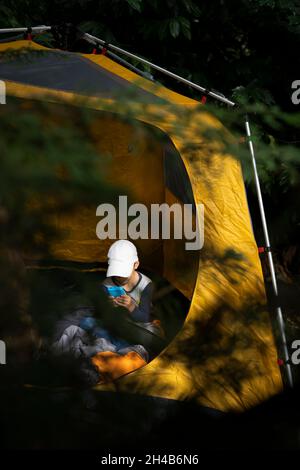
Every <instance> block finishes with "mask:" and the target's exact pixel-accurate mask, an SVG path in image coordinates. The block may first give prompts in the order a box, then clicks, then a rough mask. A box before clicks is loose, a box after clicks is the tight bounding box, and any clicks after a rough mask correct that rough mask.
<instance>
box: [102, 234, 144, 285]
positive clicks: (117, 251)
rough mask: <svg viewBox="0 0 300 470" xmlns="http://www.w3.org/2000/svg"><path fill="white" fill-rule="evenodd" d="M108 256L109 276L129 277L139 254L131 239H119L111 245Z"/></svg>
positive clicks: (107, 274)
mask: <svg viewBox="0 0 300 470" xmlns="http://www.w3.org/2000/svg"><path fill="white" fill-rule="evenodd" d="M107 258H108V269H107V273H106V276H107V277H111V276H120V277H128V276H130V274H131V273H132V270H133V265H134V263H135V262H136V261H138V254H137V251H136V247H135V246H134V244H133V243H131V242H130V241H129V240H118V241H116V242H114V243H113V244H112V245H111V247H110V249H109V250H108V253H107Z"/></svg>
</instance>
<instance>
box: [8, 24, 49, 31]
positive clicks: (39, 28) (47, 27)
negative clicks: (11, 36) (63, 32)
mask: <svg viewBox="0 0 300 470" xmlns="http://www.w3.org/2000/svg"><path fill="white" fill-rule="evenodd" d="M30 29H31V31H32V32H34V33H36V32H42V31H50V30H51V29H52V27H51V26H44V25H42V26H34V27H32V28H30ZM27 30H28V28H5V29H0V33H26V31H27Z"/></svg>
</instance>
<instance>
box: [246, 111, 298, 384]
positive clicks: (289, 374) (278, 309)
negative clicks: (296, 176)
mask: <svg viewBox="0 0 300 470" xmlns="http://www.w3.org/2000/svg"><path fill="white" fill-rule="evenodd" d="M245 126H246V134H247V138H248V145H249V150H250V154H251V159H252V166H253V171H254V178H255V186H256V191H257V198H258V204H259V210H260V216H261V221H262V226H263V232H264V238H265V249H266V251H267V254H268V261H269V267H270V273H271V279H272V286H273V291H274V295H275V299H276V314H277V321H278V325H279V330H280V336H281V341H282V347H283V354H284V360H285V367H286V372H287V379H288V384H289V386H290V387H293V375H292V368H291V365H290V363H289V351H288V346H287V340H286V333H285V324H284V319H283V315H282V310H281V307H280V306H279V298H278V286H277V280H276V273H275V268H274V262H273V255H272V250H271V245H270V239H269V232H268V226H267V221H266V215H265V209H264V203H263V198H262V193H261V187H260V181H259V177H258V172H257V167H256V160H255V153H254V147H253V142H252V135H251V129H250V124H249V118H248V116H247V115H246V118H245Z"/></svg>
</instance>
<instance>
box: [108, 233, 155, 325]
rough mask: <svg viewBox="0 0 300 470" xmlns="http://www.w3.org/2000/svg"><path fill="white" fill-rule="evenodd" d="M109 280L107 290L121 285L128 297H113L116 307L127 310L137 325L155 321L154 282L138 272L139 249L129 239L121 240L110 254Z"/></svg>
mask: <svg viewBox="0 0 300 470" xmlns="http://www.w3.org/2000/svg"><path fill="white" fill-rule="evenodd" d="M107 257H108V269H107V274H106V275H107V278H106V279H105V280H104V282H103V285H104V287H106V288H107V287H112V286H121V287H123V289H124V291H125V294H123V295H121V296H119V297H111V296H110V297H109V299H110V301H111V303H112V304H113V306H114V307H124V308H126V309H127V310H128V312H129V313H130V317H131V318H132V319H133V320H134V321H136V322H142V323H149V322H151V309H152V303H151V301H152V294H153V283H152V281H151V280H150V279H149V278H148V277H147V276H145V274H142V273H140V272H138V271H137V269H138V267H139V259H138V254H137V250H136V247H135V246H134V244H133V243H131V242H130V241H129V240H118V241H116V242H115V243H113V244H112V245H111V247H110V249H109V251H108V254H107Z"/></svg>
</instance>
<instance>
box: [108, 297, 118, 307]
mask: <svg viewBox="0 0 300 470" xmlns="http://www.w3.org/2000/svg"><path fill="white" fill-rule="evenodd" d="M117 298H118V297H112V296H111V295H110V296H109V297H108V300H109V301H110V303H111V304H112V306H113V307H119V305H118V304H117V302H116V300H117Z"/></svg>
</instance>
